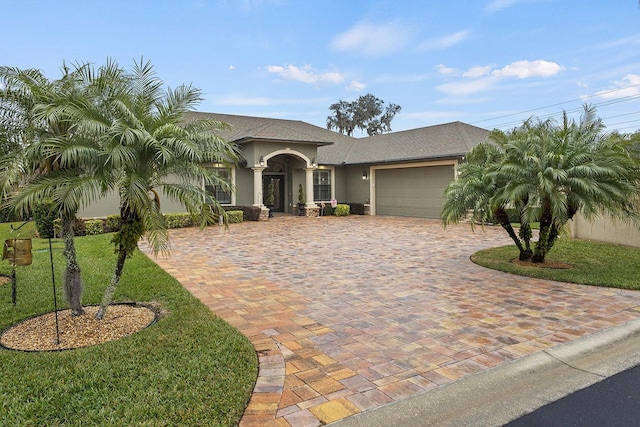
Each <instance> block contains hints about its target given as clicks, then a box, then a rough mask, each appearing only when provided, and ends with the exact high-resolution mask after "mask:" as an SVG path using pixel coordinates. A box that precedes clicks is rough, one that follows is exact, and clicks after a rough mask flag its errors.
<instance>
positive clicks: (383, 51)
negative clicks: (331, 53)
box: [331, 20, 412, 56]
mask: <svg viewBox="0 0 640 427" xmlns="http://www.w3.org/2000/svg"><path fill="white" fill-rule="evenodd" d="M411 33H412V30H411V29H410V28H409V27H408V26H407V25H405V24H402V23H401V22H400V21H397V20H395V21H391V22H387V23H381V24H374V23H369V22H360V23H358V24H356V25H355V26H353V27H352V28H350V29H349V30H347V31H345V32H344V33H342V34H339V35H337V36H336V37H334V38H333V40H332V41H331V47H332V48H333V49H335V50H338V51H341V52H354V53H358V54H362V55H365V56H385V55H389V54H391V53H394V52H396V51H398V50H400V49H401V48H402V47H404V46H405V45H406V44H407V43H408V42H409V39H410V38H411Z"/></svg>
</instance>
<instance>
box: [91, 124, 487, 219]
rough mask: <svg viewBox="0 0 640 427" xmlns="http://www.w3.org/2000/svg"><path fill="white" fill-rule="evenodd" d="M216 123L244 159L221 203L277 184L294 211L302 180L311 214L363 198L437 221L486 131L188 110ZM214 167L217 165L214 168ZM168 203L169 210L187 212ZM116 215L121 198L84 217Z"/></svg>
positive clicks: (248, 200)
mask: <svg viewBox="0 0 640 427" xmlns="http://www.w3.org/2000/svg"><path fill="white" fill-rule="evenodd" d="M190 119H191V120H194V119H209V120H219V121H221V122H224V123H227V124H229V125H230V130H228V131H226V132H224V133H222V134H221V135H220V136H222V137H224V138H225V139H227V140H228V141H232V142H235V143H237V144H238V146H239V147H240V148H241V151H242V157H243V161H242V162H241V163H240V164H238V165H236V166H235V167H234V168H232V169H231V170H226V169H225V168H217V173H220V174H230V175H229V178H230V179H231V182H232V183H233V185H234V187H235V191H233V192H228V193H227V192H223V191H220V189H216V188H210V189H207V190H208V191H210V192H212V193H213V194H214V195H215V196H216V198H217V199H218V200H219V201H220V202H221V203H222V204H223V205H231V206H252V205H253V206H262V207H264V206H265V205H266V204H267V203H266V202H267V191H268V190H267V189H268V187H269V184H270V183H272V182H273V184H274V188H275V191H274V193H275V194H274V195H275V200H274V203H273V205H272V207H271V209H272V210H273V211H275V212H285V213H295V212H296V207H297V204H298V191H299V186H300V184H302V188H303V189H304V195H305V201H304V202H305V211H306V214H307V215H310V216H313V215H317V212H318V209H317V207H318V205H319V204H320V203H321V202H326V203H329V202H330V201H331V200H332V199H335V200H337V202H338V203H363V204H366V205H368V207H369V209H368V211H369V213H370V214H371V215H396V216H410V217H422V218H433V219H436V218H439V216H440V206H441V204H442V194H443V191H444V188H445V186H446V185H447V184H448V183H449V182H450V181H451V180H453V179H454V178H455V176H456V171H457V166H458V165H459V164H460V162H461V161H462V160H463V159H464V156H465V154H466V153H467V152H469V151H470V150H471V149H472V148H473V147H475V146H476V145H477V144H479V143H480V142H482V141H484V140H485V139H486V137H487V135H488V134H489V132H488V131H487V130H485V129H482V128H479V127H476V126H471V125H468V124H465V123H461V122H452V123H446V124H442V125H436V126H428V127H423V128H418V129H413V130H407V131H401V132H393V133H388V134H383V135H377V136H372V137H365V138H353V137H349V136H345V135H343V134H340V133H337V132H333V131H329V130H327V129H325V128H321V127H318V126H315V125H311V124H309V123H305V122H302V121H296V120H283V119H271V118H261V117H248V116H238V115H229V114H214V113H200V112H193V113H189V116H188V117H187V120H190ZM212 167H215V165H213V166H212ZM183 210H184V209H183V208H181V206H178V205H171V204H170V203H168V202H167V203H165V204H163V211H164V212H167V213H168V212H182V211H183ZM115 213H118V205H117V201H116V200H111V199H110V198H107V199H104V200H102V201H99V202H97V203H95V204H93V205H92V206H89V207H88V208H86V209H84V210H83V211H82V212H81V213H80V215H81V216H82V217H85V218H87V217H104V216H106V215H109V214H115Z"/></svg>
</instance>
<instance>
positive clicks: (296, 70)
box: [267, 65, 344, 84]
mask: <svg viewBox="0 0 640 427" xmlns="http://www.w3.org/2000/svg"><path fill="white" fill-rule="evenodd" d="M267 71H268V72H270V73H272V74H278V75H279V76H280V77H282V78H283V79H285V80H295V81H298V82H302V83H307V84H321V83H327V84H340V83H343V82H344V77H343V76H342V74H340V73H336V72H329V73H316V72H314V71H313V69H312V68H311V66H310V65H305V66H304V67H302V68H300V67H296V66H295V65H287V66H285V67H282V66H280V65H269V66H268V67H267Z"/></svg>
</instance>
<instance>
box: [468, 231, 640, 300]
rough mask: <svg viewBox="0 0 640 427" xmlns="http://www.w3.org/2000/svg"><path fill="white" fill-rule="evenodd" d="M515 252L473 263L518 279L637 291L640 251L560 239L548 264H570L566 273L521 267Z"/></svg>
mask: <svg viewBox="0 0 640 427" xmlns="http://www.w3.org/2000/svg"><path fill="white" fill-rule="evenodd" d="M517 258H518V249H517V248H516V247H515V245H513V246H502V247H498V248H491V249H485V250H482V251H479V252H477V253H475V254H474V255H473V257H472V260H473V261H474V262H475V263H477V264H479V265H482V266H484V267H488V268H492V269H495V270H500V271H505V272H507V273H513V274H518V275H521V276H529V277H538V278H542V279H551V280H558V281H562V282H571V283H581V284H585V285H595V286H609V287H615V288H623V289H640V248H634V247H630V246H621V245H612V244H607V243H600V242H592V241H588V240H578V239H570V238H561V239H559V240H558V241H557V243H556V244H555V245H554V247H553V249H551V252H550V253H549V255H548V256H547V259H548V260H553V261H560V262H564V263H567V264H571V265H572V266H573V268H569V269H548V268H539V267H523V266H519V265H516V264H513V263H512V262H511V260H513V259H517Z"/></svg>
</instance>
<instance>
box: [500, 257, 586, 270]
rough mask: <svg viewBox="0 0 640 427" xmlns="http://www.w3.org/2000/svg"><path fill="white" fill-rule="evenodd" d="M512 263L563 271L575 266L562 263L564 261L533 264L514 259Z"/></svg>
mask: <svg viewBox="0 0 640 427" xmlns="http://www.w3.org/2000/svg"><path fill="white" fill-rule="evenodd" d="M511 262H512V263H513V264H517V265H521V266H523V267H536V268H555V269H562V270H566V269H568V268H573V265H571V264H567V263H566V262H562V261H550V260H544V262H532V261H520V260H519V259H512V260H511Z"/></svg>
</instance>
